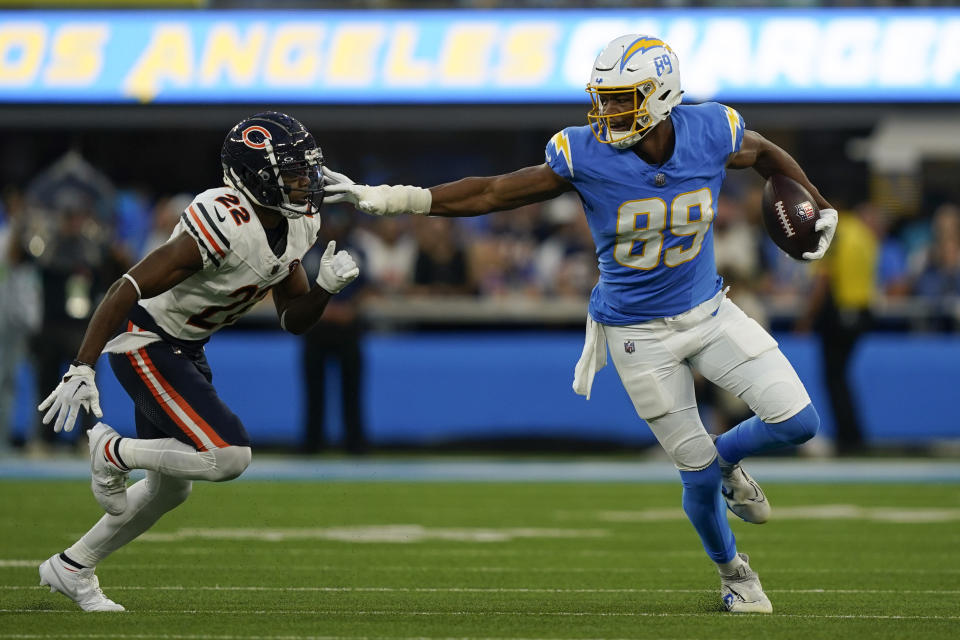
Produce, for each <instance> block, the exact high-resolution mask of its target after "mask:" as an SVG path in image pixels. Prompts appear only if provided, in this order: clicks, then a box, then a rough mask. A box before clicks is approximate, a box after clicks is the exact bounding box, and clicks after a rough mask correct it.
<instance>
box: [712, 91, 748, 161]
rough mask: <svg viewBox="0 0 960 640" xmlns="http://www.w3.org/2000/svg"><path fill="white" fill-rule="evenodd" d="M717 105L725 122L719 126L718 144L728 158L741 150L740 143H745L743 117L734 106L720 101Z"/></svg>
mask: <svg viewBox="0 0 960 640" xmlns="http://www.w3.org/2000/svg"><path fill="white" fill-rule="evenodd" d="M717 107H718V109H719V111H720V119H721V121H722V122H723V123H724V124H723V125H718V126H717V129H718V132H717V146H718V147H719V149H720V151H721V152H722V153H723V157H724V158H726V157H727V156H729V155H730V154H731V153H736V152H737V151H740V145H742V144H743V130H744V124H743V117H742V116H741V115H740V114H739V113H738V112H737V110H736V109H734V108H733V107H728V106H727V105H725V104H719V103H718V104H717Z"/></svg>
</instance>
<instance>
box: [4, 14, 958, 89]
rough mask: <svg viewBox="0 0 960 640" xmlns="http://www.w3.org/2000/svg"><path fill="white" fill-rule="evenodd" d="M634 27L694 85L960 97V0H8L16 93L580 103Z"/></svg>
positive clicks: (7, 63)
mask: <svg viewBox="0 0 960 640" xmlns="http://www.w3.org/2000/svg"><path fill="white" fill-rule="evenodd" d="M625 33H645V34H651V35H656V36H659V37H661V38H662V39H664V40H665V41H667V42H668V43H669V44H670V45H671V47H672V48H673V49H674V51H676V52H677V54H678V56H679V57H680V64H681V73H682V75H683V83H684V88H685V90H686V92H687V94H688V96H690V97H691V98H692V99H693V100H695V101H700V100H706V99H716V100H723V101H731V102H960V9H953V8H944V9H879V10H878V9H824V10H736V11H734V10H659V11H658V10H647V9H635V10H605V11H598V10H563V11H560V10H545V9H543V10H504V11H495V10H488V11H471V10H462V11H362V12H361V11H84V12H78V11H0V102H4V103H43V102H57V103H151V102H162V103H253V102H265V101H269V102H279V103H297V102H308V103H330V104H360V103H363V104H371V103H485V102H492V103H575V102H582V101H585V100H586V97H585V96H584V93H583V88H584V85H585V83H586V81H587V78H588V77H589V72H590V67H591V63H592V61H593V58H594V57H595V56H596V54H597V53H598V52H599V50H600V49H601V48H602V47H603V45H604V44H605V43H606V42H608V41H609V40H611V39H613V38H614V37H616V36H618V35H622V34H625Z"/></svg>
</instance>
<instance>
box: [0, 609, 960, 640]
mask: <svg viewBox="0 0 960 640" xmlns="http://www.w3.org/2000/svg"><path fill="white" fill-rule="evenodd" d="M0 613H59V614H79V615H86V612H85V611H81V610H79V609H71V610H68V611H53V610H51V609H0ZM136 613H166V614H178V615H189V614H196V615H230V616H234V617H237V616H289V615H295V616H351V617H362V616H401V617H444V616H476V617H479V618H482V617H484V616H504V617H528V618H541V617H554V618H555V617H561V618H567V617H570V618H718V617H721V616H724V615H729V614H725V613H724V612H721V611H716V612H711V613H649V612H627V611H624V612H621V611H611V612H594V611H488V610H485V609H478V610H477V611H382V610H369V611H352V610H344V609H259V610H245V609H138V610H137V611H136ZM775 615H776V617H778V618H799V619H810V620H819V619H841V620H960V616H890V615H867V614H803V613H788V614H775ZM4 637H16V636H9V635H4V634H0V638H4ZM41 637H51V636H41ZM56 637H74V636H56ZM77 637H82V636H77ZM111 637H119V636H111ZM152 637H157V636H152ZM160 637H163V636H160Z"/></svg>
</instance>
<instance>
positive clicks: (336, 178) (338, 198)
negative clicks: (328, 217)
mask: <svg viewBox="0 0 960 640" xmlns="http://www.w3.org/2000/svg"><path fill="white" fill-rule="evenodd" d="M323 178H324V180H323V186H324V191H326V188H327V187H329V186H332V185H335V184H355V183H354V181H353V180H351V179H350V178H349V177H348V176H346V175H344V174H342V173H337V172H336V171H334V170H333V169H331V168H330V167H328V166H326V165H324V166H323ZM343 199H344V198H343V195H342V194H337V195H335V196H333V197H331V198H327V197H326V196H324V198H323V201H324V202H331V203H333V204H336V203H338V202H343Z"/></svg>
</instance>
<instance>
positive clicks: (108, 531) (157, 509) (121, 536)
mask: <svg viewBox="0 0 960 640" xmlns="http://www.w3.org/2000/svg"><path fill="white" fill-rule="evenodd" d="M192 485H193V483H192V482H190V481H189V480H183V479H181V478H174V477H171V476H165V475H162V474H160V473H156V472H155V471H147V476H146V477H145V478H144V479H143V480H140V481H139V482H136V483H134V484H133V485H131V486H130V488H129V489H127V508H126V510H125V511H124V512H123V513H121V514H120V515H118V516H111V515H109V514H107V515H104V516H103V517H102V518H100V520H98V521H97V523H96V524H95V525H93V527H91V529H90V530H89V531H88V532H87V533H85V534H84V536H83V537H82V538H80V540H78V541H77V542H76V544H74V545H73V546H72V547H70V548H69V549H67V550H66V551H64V552H63V553H62V554H61V555H60V557H61V558H65V556H66V555H67V554H69V557H68V558H67V559H66V561H67V562H70V563H71V564H74V565H75V566H84V565H85V566H87V567H93V566H96V565H97V563H99V562H100V561H101V560H103V559H104V558H106V557H107V556H108V555H110V554H111V553H113V552H114V551H116V550H117V549H119V548H120V547H122V546H123V545H125V544H127V543H128V542H130V541H131V540H133V539H134V538H136V537H137V536H139V535H140V534H141V533H143V532H144V531H146V530H147V529H149V528H150V527H151V526H153V524H154V523H155V522H156V521H157V520H159V519H160V516H162V515H163V514H165V513H166V512H167V511H170V510H171V509H173V508H174V507H176V506H177V505H179V504H180V503H182V502H183V501H184V500H186V499H187V496H189V495H190V489H191V487H192ZM69 558H76V559H77V561H79V563H82V565H78V562H77V561H73V560H69Z"/></svg>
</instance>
